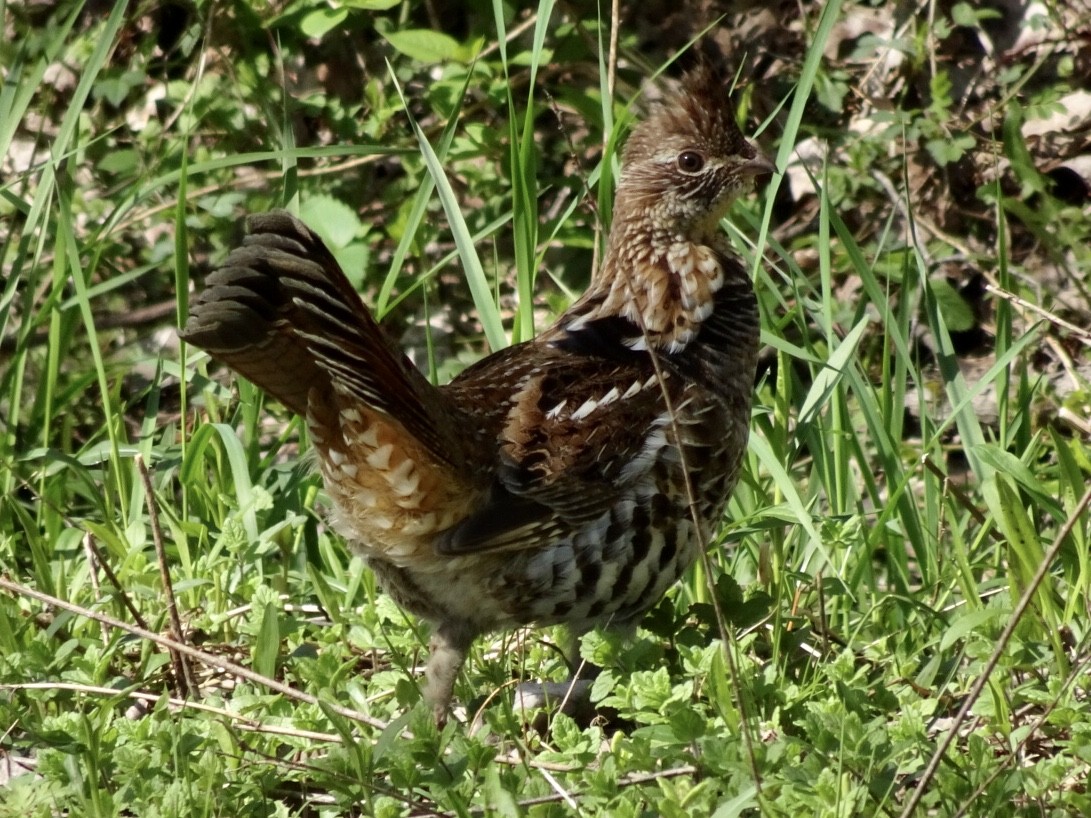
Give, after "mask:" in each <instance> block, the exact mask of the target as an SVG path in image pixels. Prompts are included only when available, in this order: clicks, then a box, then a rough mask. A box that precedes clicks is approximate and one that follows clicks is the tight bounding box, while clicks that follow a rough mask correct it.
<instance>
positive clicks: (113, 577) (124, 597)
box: [86, 537, 148, 630]
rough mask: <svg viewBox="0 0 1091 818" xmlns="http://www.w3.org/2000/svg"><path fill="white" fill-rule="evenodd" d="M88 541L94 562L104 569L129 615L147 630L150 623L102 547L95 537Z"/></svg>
mask: <svg viewBox="0 0 1091 818" xmlns="http://www.w3.org/2000/svg"><path fill="white" fill-rule="evenodd" d="M86 543H87V548H88V550H90V552H91V554H92V555H93V556H94V564H95V565H96V566H97V567H99V568H101V569H102V573H104V574H106V579H108V580H109V581H110V584H111V585H113V586H114V592H115V593H116V594H117V596H118V599H120V600H121V604H122V605H124V606H125V608H126V610H128V611H129V615H130V616H131V617H132V618H133V621H134V622H136V624H137V625H139V626H140V627H142V628H144V629H145V630H147V628H148V623H147V622H145V621H144V617H143V616H141V615H140V611H139V610H138V609H137V607H136V605H134V604H133V601H132V599H131V598H130V597H129V594H128V592H126V590H125V586H124V585H122V584H121V580H120V579H118V578H117V574H115V573H114V569H113V568H111V567H110V563H109V561H108V560H107V559H106V558H105V556H104V555H103V553H102V549H100V548H99V547H98V543H97V542H95V538H94V537H90V538H89V539H87V540H86Z"/></svg>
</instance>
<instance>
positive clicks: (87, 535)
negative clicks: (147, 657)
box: [83, 531, 110, 647]
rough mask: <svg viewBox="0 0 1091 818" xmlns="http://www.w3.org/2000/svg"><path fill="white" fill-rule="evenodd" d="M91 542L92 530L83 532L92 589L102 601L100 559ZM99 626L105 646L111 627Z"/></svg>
mask: <svg viewBox="0 0 1091 818" xmlns="http://www.w3.org/2000/svg"><path fill="white" fill-rule="evenodd" d="M91 542H92V537H91V532H90V531H85V532H84V534H83V551H84V554H85V556H86V557H87V565H88V566H89V567H90V569H91V570H90V571H88V572H87V575H88V577H90V579H91V590H92V591H94V592H95V601H96V602H102V586H101V585H100V584H99V581H98V571H97V570H96V567H97V563H98V562H99V560H98V559H96V555H97V552H96V551H95V549H94V548H92V546H91ZM99 626H100V630H101V631H102V644H103V646H104V647H105V646H106V645H109V644H110V629H109V628H107V627H106V626H105V625H103V624H102V623H101V622H100V623H99Z"/></svg>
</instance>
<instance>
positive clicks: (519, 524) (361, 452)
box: [182, 66, 772, 719]
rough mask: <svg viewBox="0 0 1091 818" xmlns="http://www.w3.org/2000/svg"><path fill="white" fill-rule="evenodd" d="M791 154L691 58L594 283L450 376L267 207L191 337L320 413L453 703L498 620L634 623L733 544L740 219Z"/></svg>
mask: <svg viewBox="0 0 1091 818" xmlns="http://www.w3.org/2000/svg"><path fill="white" fill-rule="evenodd" d="M771 170H772V167H771V165H770V164H769V162H768V161H767V160H766V159H764V158H763V157H762V156H761V155H760V154H759V153H758V152H757V151H756V150H755V149H754V147H753V146H752V145H750V144H749V143H748V142H747V141H746V140H745V139H744V138H743V136H742V134H741V133H740V132H739V129H738V128H737V126H736V124H735V121H734V116H733V112H732V109H731V107H730V104H729V102H728V97H727V90H726V87H725V84H724V80H723V79H722V77H721V76H720V75H719V74H718V73H717V72H716V71H714V70H712V69H710V68H708V67H707V66H706V67H701V68H698V69H697V70H695V71H693V72H691V73H690V74H688V75H687V76H686V77H685V78H684V79H683V81H682V85H681V90H680V91H679V92H678V93H677V94H676V95H674V96H673V97H671V98H670V99H668V101H667V102H666V103H665V104H664V105H663V106H662V107H660V108H659V109H658V110H657V111H656V112H654V113H653V114H652V115H651V116H650V117H649V118H647V119H646V120H645V121H644V122H643V123H642V124H640V125H639V126H638V127H637V128H636V129H635V130H634V131H633V133H632V135H631V136H630V138H629V141H628V144H627V145H626V148H625V151H624V154H623V160H622V173H621V177H620V182H619V185H618V189H617V195H616V204H615V208H614V216H613V227H612V230H611V233H610V239H609V244H608V247H607V251H606V255H605V259H604V262H603V265H602V268H601V270H600V271H599V272H598V274H597V275H596V276H595V277H594V279H593V281H592V283H591V286H590V287H589V289H588V291H587V292H586V293H585V294H584V296H583V297H582V298H580V299H579V300H578V301H576V302H575V303H574V304H573V305H572V306H571V307H570V308H569V309H568V310H567V311H566V312H565V313H564V314H563V315H562V316H561V317H560V318H559V319H558V320H557V321H556V323H554V324H553V326H551V327H550V328H548V329H547V330H545V331H544V332H543V333H542V334H541V335H539V336H538V337H537V338H535V339H533V340H531V341H528V342H526V343H523V344H519V345H517V346H513V347H510V348H508V349H504V350H501V351H499V352H497V353H495V354H493V355H490V356H489V357H487V358H485V359H484V360H482V361H480V362H479V363H477V364H476V365H474V366H471V367H470V368H469V369H467V370H466V371H464V372H463V373H462V374H461V375H459V376H458V377H457V378H455V379H454V380H453V381H452V382H451V383H449V384H447V385H446V386H443V387H439V388H436V387H433V386H432V385H431V384H429V383H428V382H427V380H426V379H425V378H424V377H423V376H422V375H421V374H420V373H419V372H418V371H417V370H416V369H415V368H414V367H413V366H412V364H411V363H410V362H409V361H408V359H406V358H405V356H404V355H402V354H401V352H399V351H398V349H397V348H396V347H395V346H394V345H393V344H391V343H390V342H389V341H388V340H387V338H386V337H385V335H384V334H383V333H382V331H381V330H380V329H379V327H378V325H377V324H376V323H375V321H374V319H373V318H372V317H371V315H370V314H369V313H368V311H367V309H366V308H365V307H364V306H363V305H362V303H361V302H360V299H359V297H358V296H357V294H356V293H355V292H354V291H353V289H352V287H351V286H350V285H349V283H348V281H347V280H346V279H345V277H344V275H343V274H342V272H341V271H340V269H339V268H338V266H337V263H336V262H335V261H334V259H333V257H332V256H331V255H330V253H329V251H328V250H327V249H326V248H325V247H324V246H323V245H322V243H321V241H320V240H319V239H318V238H317V237H316V236H315V235H314V233H312V232H311V231H310V230H309V229H308V228H307V227H306V226H304V225H303V224H302V223H301V222H299V221H297V220H296V219H294V218H293V217H291V216H290V215H288V214H287V213H283V212H274V213H268V214H264V215H260V216H254V217H252V218H251V219H250V220H249V228H250V235H249V236H248V237H247V238H246V239H245V241H244V243H243V246H242V247H240V248H238V249H236V250H235V251H234V252H232V253H231V254H230V256H229V257H228V259H227V262H226V263H225V265H224V267H223V268H221V269H220V270H218V271H217V272H215V273H214V274H213V275H212V276H210V277H209V279H208V282H207V287H206V289H205V290H204V292H203V293H202V294H201V295H200V297H199V298H198V299H197V300H196V301H195V303H194V304H193V307H192V310H191V315H190V318H189V321H188V323H187V325H186V328H185V331H184V332H183V333H182V335H183V337H184V338H185V339H186V340H187V341H189V342H190V343H193V344H195V345H197V346H199V347H202V348H204V349H206V350H207V351H208V352H209V354H211V355H212V357H214V358H216V359H218V360H220V361H222V362H224V363H226V364H227V365H228V366H230V367H231V368H233V369H234V370H235V371H237V372H239V373H240V374H242V375H244V376H246V377H248V378H250V379H251V380H252V381H254V382H255V383H257V384H258V385H259V386H261V387H262V388H263V389H265V390H266V391H267V392H269V393H270V394H271V395H273V396H274V397H276V398H278V399H279V400H280V401H282V402H283V403H284V404H285V405H286V406H287V407H288V408H289V409H291V410H292V411H294V412H297V413H299V414H300V415H302V416H304V417H305V418H306V420H307V425H308V429H309V430H310V435H311V438H312V440H313V443H314V446H315V448H316V449H317V451H318V454H319V463H320V467H321V470H322V475H323V478H324V480H325V483H326V486H327V488H328V491H329V494H330V497H331V499H332V501H333V505H334V511H333V515H332V516H333V521H334V523H335V525H336V526H337V528H338V529H339V530H340V531H341V532H342V533H343V534H344V535H345V536H346V537H347V538H348V539H349V541H350V542H351V543H352V545H353V546H354V547H355V548H356V549H357V550H358V551H359V552H360V553H362V554H363V555H364V556H365V557H366V558H367V560H368V562H369V563H370V565H371V567H372V568H373V569H374V570H375V572H376V574H377V575H378V577H379V579H380V580H381V582H382V585H383V587H384V589H385V590H386V591H387V592H388V593H389V594H390V595H391V596H392V597H393V598H394V599H395V601H396V602H397V603H398V604H399V605H401V606H402V607H404V608H405V609H407V610H409V611H412V612H413V613H415V614H417V615H418V616H421V617H423V618H424V619H426V620H428V621H429V622H430V623H431V625H432V628H433V637H432V657H431V659H430V661H429V664H428V670H427V675H428V688H427V697H428V699H429V701H430V702H431V704H432V706H433V707H434V708H435V712H436V715H437V718H439V719H442V718H444V717H445V714H446V712H447V709H448V707H449V704H450V701H451V697H452V687H453V684H454V679H455V675H456V674H457V672H458V669H459V668H460V667H461V665H462V662H463V660H464V658H465V654H466V650H467V649H468V647H469V645H470V643H471V642H472V641H473V639H474V638H476V637H477V636H478V635H480V634H482V633H485V632H489V631H494V630H498V629H503V628H510V627H515V626H519V625H526V624H531V623H534V624H539V625H549V624H555V623H565V624H567V625H569V626H570V627H571V629H572V630H573V631H575V632H576V633H579V632H582V631H585V630H588V629H590V628H593V627H596V626H611V627H623V628H624V627H632V626H634V625H635V623H636V622H637V621H638V619H639V617H640V616H641V615H642V614H643V613H644V612H645V611H646V610H647V609H648V608H650V607H651V606H652V605H654V604H655V603H656V602H657V601H658V600H659V598H660V597H661V596H662V595H663V593H664V592H665V591H666V590H667V589H668V588H669V587H670V586H671V585H672V584H673V583H674V582H675V581H676V580H677V579H678V578H679V576H681V574H682V573H683V572H684V571H685V570H686V569H687V568H688V567H689V566H690V565H691V564H692V563H693V562H694V560H695V559H696V557H697V555H698V549H699V548H700V547H701V545H702V544H706V543H708V542H709V541H710V540H711V539H712V536H713V534H714V532H715V529H716V527H717V525H718V524H719V522H720V518H721V516H722V514H723V510H724V506H725V504H726V502H727V499H728V496H729V495H730V492H731V490H732V488H733V487H734V484H735V480H736V475H737V471H738V467H739V463H740V460H741V458H742V455H743V451H744V449H745V446H746V439H747V429H748V422H749V413H750V393H751V388H752V383H753V378H754V369H755V357H756V351H757V341H758V316H757V309H756V304H755V299H754V294H753V290H752V286H751V283H750V279H749V276H748V275H747V272H746V270H745V269H744V267H743V266H742V264H741V263H740V262H739V260H738V258H737V257H736V256H735V254H734V252H733V251H732V249H731V246H730V244H729V243H728V241H727V239H726V238H725V236H724V234H723V232H722V229H721V228H720V226H719V220H720V219H721V218H722V217H723V215H724V213H725V212H726V210H727V208H728V206H729V205H730V202H731V200H732V198H733V197H734V196H735V195H736V194H737V193H738V192H739V191H741V190H742V189H743V188H744V187H745V186H746V185H747V184H749V183H750V180H751V179H752V178H753V177H754V176H757V175H761V174H764V173H767V172H769V171H771Z"/></svg>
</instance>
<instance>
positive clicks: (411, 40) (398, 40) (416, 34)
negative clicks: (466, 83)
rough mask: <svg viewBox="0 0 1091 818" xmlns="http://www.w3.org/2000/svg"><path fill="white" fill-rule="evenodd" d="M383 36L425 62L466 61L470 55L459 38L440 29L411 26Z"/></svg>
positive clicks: (408, 53)
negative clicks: (432, 29)
mask: <svg viewBox="0 0 1091 818" xmlns="http://www.w3.org/2000/svg"><path fill="white" fill-rule="evenodd" d="M383 37H384V38H385V39H386V41H387V42H388V43H390V44H391V45H392V46H394V48H395V49H396V50H397V51H400V52H401V53H402V54H404V55H405V56H407V57H411V58H412V59H414V60H419V61H420V62H424V63H438V62H448V61H451V60H455V61H460V62H465V61H466V60H467V58H468V55H467V54H466V53H465V49H464V48H463V47H462V46H461V45H459V43H458V40H456V39H455V38H454V37H451V36H450V35H447V34H443V33H441V32H439V31H429V30H428V29H424V28H411V29H408V30H406V31H390V32H387V33H386V34H383Z"/></svg>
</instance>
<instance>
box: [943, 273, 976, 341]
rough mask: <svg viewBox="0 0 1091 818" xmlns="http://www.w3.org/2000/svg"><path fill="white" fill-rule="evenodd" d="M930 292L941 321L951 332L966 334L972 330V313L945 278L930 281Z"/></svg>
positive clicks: (963, 299)
mask: <svg viewBox="0 0 1091 818" xmlns="http://www.w3.org/2000/svg"><path fill="white" fill-rule="evenodd" d="M932 292H933V293H935V296H936V303H937V304H938V305H939V309H940V312H941V313H942V314H943V321H944V323H945V324H947V329H948V330H950V331H951V332H966V331H967V330H971V329H973V328H974V323H975V322H974V311H973V310H972V309H970V305H969V304H967V303H966V299H965V298H963V297H962V296H961V295H959V292H958V290H956V289H955V288H954V287H953V286H951V284H950V282H948V281H947V279H945V278H934V279H932Z"/></svg>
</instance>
